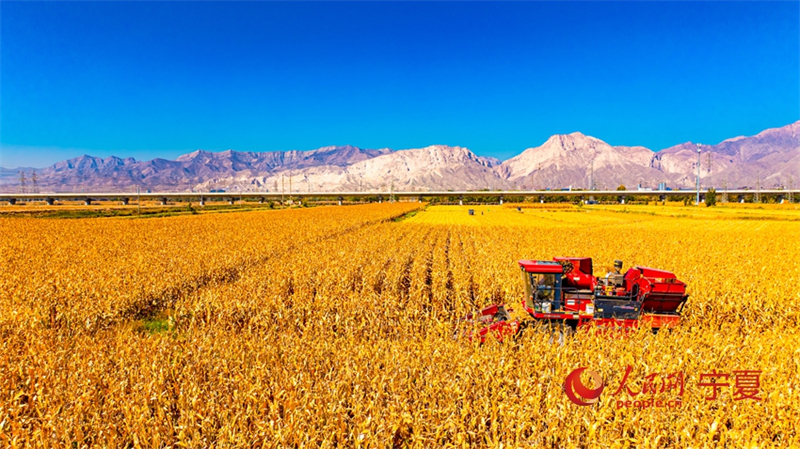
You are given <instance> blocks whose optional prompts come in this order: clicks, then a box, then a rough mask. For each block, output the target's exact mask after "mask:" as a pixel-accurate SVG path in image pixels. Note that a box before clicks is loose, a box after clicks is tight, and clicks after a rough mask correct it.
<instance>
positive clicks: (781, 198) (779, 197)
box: [777, 195, 784, 204]
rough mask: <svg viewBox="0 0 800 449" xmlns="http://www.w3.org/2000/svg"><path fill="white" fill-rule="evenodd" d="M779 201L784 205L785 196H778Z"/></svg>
mask: <svg viewBox="0 0 800 449" xmlns="http://www.w3.org/2000/svg"><path fill="white" fill-rule="evenodd" d="M777 199H778V202H779V203H781V204H783V200H784V197H783V195H778V198H777Z"/></svg>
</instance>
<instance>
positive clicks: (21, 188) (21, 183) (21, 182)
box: [19, 171, 27, 193]
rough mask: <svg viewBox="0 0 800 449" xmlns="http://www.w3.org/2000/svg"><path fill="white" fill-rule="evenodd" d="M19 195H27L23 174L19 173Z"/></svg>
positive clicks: (22, 172)
mask: <svg viewBox="0 0 800 449" xmlns="http://www.w3.org/2000/svg"><path fill="white" fill-rule="evenodd" d="M19 193H27V192H25V172H24V171H21V172H19Z"/></svg>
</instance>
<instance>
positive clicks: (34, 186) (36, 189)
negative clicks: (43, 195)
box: [31, 170, 39, 193]
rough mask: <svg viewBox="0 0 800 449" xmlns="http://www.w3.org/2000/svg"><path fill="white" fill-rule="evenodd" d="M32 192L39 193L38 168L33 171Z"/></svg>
mask: <svg viewBox="0 0 800 449" xmlns="http://www.w3.org/2000/svg"><path fill="white" fill-rule="evenodd" d="M31 184H32V186H31V192H32V193H39V183H38V182H37V181H36V170H34V171H33V172H31Z"/></svg>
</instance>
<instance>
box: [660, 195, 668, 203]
mask: <svg viewBox="0 0 800 449" xmlns="http://www.w3.org/2000/svg"><path fill="white" fill-rule="evenodd" d="M666 200H667V195H658V201H661V202H664V201H666Z"/></svg>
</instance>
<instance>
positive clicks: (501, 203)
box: [500, 195, 503, 206]
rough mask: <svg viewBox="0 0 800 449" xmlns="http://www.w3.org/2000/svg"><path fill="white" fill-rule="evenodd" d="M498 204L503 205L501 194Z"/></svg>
mask: <svg viewBox="0 0 800 449" xmlns="http://www.w3.org/2000/svg"><path fill="white" fill-rule="evenodd" d="M500 205H501V206H502V205H503V195H500Z"/></svg>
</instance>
